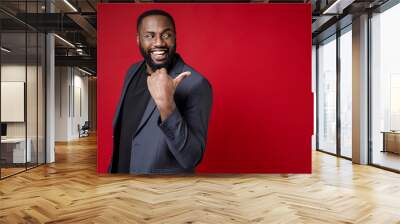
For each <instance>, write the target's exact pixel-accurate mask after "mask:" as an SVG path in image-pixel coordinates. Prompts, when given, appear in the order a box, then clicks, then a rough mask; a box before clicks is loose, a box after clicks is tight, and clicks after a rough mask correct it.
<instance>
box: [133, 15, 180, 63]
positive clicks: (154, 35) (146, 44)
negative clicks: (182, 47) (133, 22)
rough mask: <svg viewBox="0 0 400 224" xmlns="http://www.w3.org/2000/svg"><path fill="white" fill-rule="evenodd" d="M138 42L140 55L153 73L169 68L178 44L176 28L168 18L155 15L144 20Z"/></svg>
mask: <svg viewBox="0 0 400 224" xmlns="http://www.w3.org/2000/svg"><path fill="white" fill-rule="evenodd" d="M137 42H138V45H139V47H140V53H141V54H142V56H143V58H144V60H145V61H146V63H147V65H149V66H150V68H151V69H152V70H153V71H155V70H157V69H160V68H168V67H169V65H170V64H171V62H172V59H173V57H174V54H175V51H176V42H175V30H174V27H173V25H172V23H171V21H170V20H169V19H168V18H167V17H165V16H161V15H154V16H147V17H145V18H143V20H142V23H141V25H140V27H139V33H138V36H137Z"/></svg>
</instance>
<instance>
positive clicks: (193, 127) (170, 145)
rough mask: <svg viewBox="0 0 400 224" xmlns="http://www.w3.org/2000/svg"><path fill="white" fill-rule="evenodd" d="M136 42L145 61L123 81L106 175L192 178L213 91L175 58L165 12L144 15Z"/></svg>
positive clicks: (171, 24) (171, 29) (201, 149)
mask: <svg viewBox="0 0 400 224" xmlns="http://www.w3.org/2000/svg"><path fill="white" fill-rule="evenodd" d="M136 40H137V44H138V46H139V48H140V52H141V54H142V56H143V58H144V61H140V62H138V63H136V64H134V65H132V66H131V68H130V69H129V71H128V73H127V74H126V77H125V81H124V86H123V90H122V94H121V98H120V102H119V104H118V107H117V110H116V113H115V117H114V123H113V131H114V135H113V138H114V139H113V141H114V148H113V157H112V160H111V163H110V168H109V171H110V172H112V173H116V172H117V173H135V174H153V173H154V174H160V173H165V174H178V173H194V170H195V167H196V166H197V165H198V164H199V163H200V161H201V159H202V157H203V154H204V149H205V146H206V139H207V128H208V121H209V117H210V112H211V106H212V89H211V85H210V83H209V82H208V81H207V79H205V78H204V77H203V76H201V75H200V74H199V73H198V72H196V71H195V70H194V69H193V68H191V67H190V66H188V65H186V64H185V63H184V61H183V60H182V58H181V57H180V56H179V55H178V54H177V53H176V29H175V22H174V19H173V18H172V16H171V15H170V14H168V13H167V12H165V11H161V10H150V11H146V12H144V13H142V14H141V15H140V16H139V17H138V21H137V37H136Z"/></svg>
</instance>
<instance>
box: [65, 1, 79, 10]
mask: <svg viewBox="0 0 400 224" xmlns="http://www.w3.org/2000/svg"><path fill="white" fill-rule="evenodd" d="M64 2H65V4H67V5H68V6H69V7H70V8H71V9H72V10H73V11H74V12H78V10H77V9H76V8H75V7H74V6H73V5H72V4H71V3H69V1H68V0H64Z"/></svg>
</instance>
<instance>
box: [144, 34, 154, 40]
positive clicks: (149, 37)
mask: <svg viewBox="0 0 400 224" xmlns="http://www.w3.org/2000/svg"><path fill="white" fill-rule="evenodd" d="M143 37H144V38H146V39H151V38H153V35H151V34H145V35H144V36H143Z"/></svg>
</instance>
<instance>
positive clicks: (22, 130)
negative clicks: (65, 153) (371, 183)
mask: <svg viewBox="0 0 400 224" xmlns="http://www.w3.org/2000/svg"><path fill="white" fill-rule="evenodd" d="M43 2H44V1H34V2H28V1H19V2H18V3H16V2H15V1H14V2H11V1H8V2H7V1H2V2H1V3H0V9H1V10H0V26H1V27H0V46H1V56H0V67H1V69H0V82H1V85H0V90H1V91H0V92H1V93H0V95H1V97H0V101H1V105H0V111H1V114H0V121H1V127H2V128H1V133H2V137H1V144H0V178H1V179H3V178H5V177H8V176H11V175H14V174H16V173H19V172H23V171H25V170H27V169H30V168H33V167H36V166H38V165H40V164H43V163H44V162H45V69H44V68H45V57H46V54H45V41H46V40H45V35H44V33H43V32H41V31H40V30H37V29H36V28H34V27H32V26H30V25H28V24H26V23H24V22H23V21H24V20H23V17H24V15H27V13H40V12H42V11H43V8H42V7H41V6H42V5H43ZM7 9H10V10H13V13H11V11H7Z"/></svg>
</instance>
